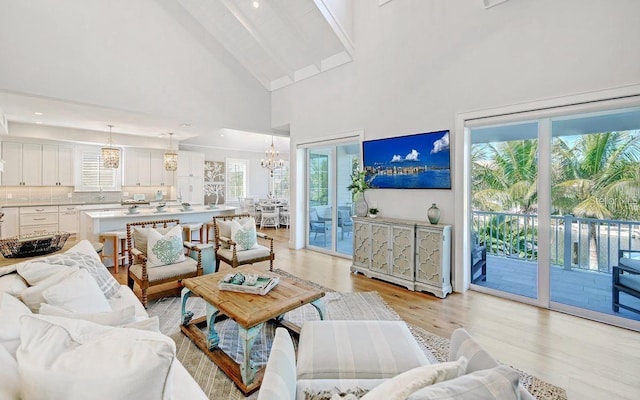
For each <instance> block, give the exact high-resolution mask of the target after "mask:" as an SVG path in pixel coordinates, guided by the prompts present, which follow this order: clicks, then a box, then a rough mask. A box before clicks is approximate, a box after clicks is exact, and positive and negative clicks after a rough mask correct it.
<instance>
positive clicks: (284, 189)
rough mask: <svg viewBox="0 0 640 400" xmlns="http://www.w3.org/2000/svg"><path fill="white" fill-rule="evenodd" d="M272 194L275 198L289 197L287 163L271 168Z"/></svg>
mask: <svg viewBox="0 0 640 400" xmlns="http://www.w3.org/2000/svg"><path fill="white" fill-rule="evenodd" d="M273 195H274V196H275V198H276V199H288V198H289V163H288V162H285V164H284V166H282V167H277V168H274V170H273Z"/></svg>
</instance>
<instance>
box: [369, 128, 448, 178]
mask: <svg viewBox="0 0 640 400" xmlns="http://www.w3.org/2000/svg"><path fill="white" fill-rule="evenodd" d="M362 161H363V164H364V170H365V172H366V174H367V178H368V179H370V183H369V185H370V186H371V187H372V188H376V189H451V153H450V151H449V131H448V130H447V131H438V132H428V133H416V134H413V135H407V136H399V137H392V138H386V139H377V140H367V141H364V142H362Z"/></svg>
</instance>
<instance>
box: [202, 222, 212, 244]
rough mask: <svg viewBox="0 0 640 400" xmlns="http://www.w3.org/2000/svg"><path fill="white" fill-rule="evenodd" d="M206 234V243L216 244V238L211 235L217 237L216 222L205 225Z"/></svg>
mask: <svg viewBox="0 0 640 400" xmlns="http://www.w3.org/2000/svg"><path fill="white" fill-rule="evenodd" d="M204 229H205V232H206V239H207V241H206V243H211V242H215V238H214V237H212V236H210V235H212V234H213V235H215V222H207V223H206V224H205V228H204Z"/></svg>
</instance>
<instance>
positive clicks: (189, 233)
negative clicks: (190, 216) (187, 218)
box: [180, 222, 204, 243]
mask: <svg viewBox="0 0 640 400" xmlns="http://www.w3.org/2000/svg"><path fill="white" fill-rule="evenodd" d="M180 225H182V232H183V233H184V240H185V241H186V242H196V240H193V233H194V232H199V234H200V236H198V240H197V242H198V243H204V224H203V223H202V222H196V223H185V224H180Z"/></svg>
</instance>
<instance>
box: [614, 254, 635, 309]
mask: <svg viewBox="0 0 640 400" xmlns="http://www.w3.org/2000/svg"><path fill="white" fill-rule="evenodd" d="M632 254H640V251H637V250H620V251H619V252H618V260H619V261H618V264H619V265H618V266H614V267H613V274H612V280H613V282H612V285H611V306H612V309H613V311H614V312H618V311H620V308H624V309H625V310H629V311H633V312H636V313H640V310H639V309H637V308H633V307H631V306H629V305H625V304H621V303H620V292H622V293H626V294H628V295H629V296H632V297H635V298H637V299H640V259H634V258H631V257H630V256H631V255H632Z"/></svg>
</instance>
